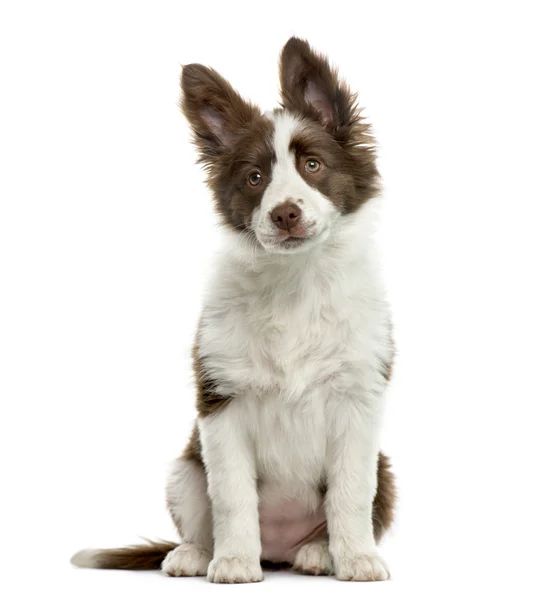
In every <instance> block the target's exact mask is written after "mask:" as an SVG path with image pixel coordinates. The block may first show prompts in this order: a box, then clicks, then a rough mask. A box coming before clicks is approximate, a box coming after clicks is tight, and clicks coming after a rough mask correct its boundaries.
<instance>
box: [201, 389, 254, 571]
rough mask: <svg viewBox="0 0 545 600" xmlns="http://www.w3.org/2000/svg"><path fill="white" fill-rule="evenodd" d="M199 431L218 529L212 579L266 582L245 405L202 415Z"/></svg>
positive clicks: (229, 405) (214, 523)
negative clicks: (243, 411)
mask: <svg viewBox="0 0 545 600" xmlns="http://www.w3.org/2000/svg"><path fill="white" fill-rule="evenodd" d="M199 430H200V436H201V442H202V447H203V458H204V462H205V464H206V471H207V479H208V494H209V496H210V500H211V503H212V516H213V531H214V558H213V560H212V562H211V563H210V565H209V567H208V580H209V581H212V582H214V583H249V582H254V581H261V580H262V579H263V571H262V569H261V564H260V556H261V540H260V531H259V513H258V495H257V484H256V480H257V478H256V470H255V457H254V452H253V450H252V447H251V443H250V440H249V437H248V433H247V431H246V428H245V427H244V415H243V414H242V413H241V407H240V404H239V405H237V401H236V400H233V401H231V402H230V403H229V404H228V405H227V406H226V407H225V408H223V409H221V410H220V411H218V412H217V413H215V414H213V415H209V416H206V417H202V418H201V419H199Z"/></svg>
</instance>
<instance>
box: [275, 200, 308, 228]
mask: <svg viewBox="0 0 545 600" xmlns="http://www.w3.org/2000/svg"><path fill="white" fill-rule="evenodd" d="M300 217H301V209H300V208H299V207H298V206H297V204H294V203H293V202H290V201H289V200H287V201H286V202H283V203H282V204H279V205H278V206H277V207H276V208H275V209H274V210H273V211H272V212H271V220H272V222H273V223H274V224H275V225H276V226H277V227H278V229H284V230H285V231H289V230H290V229H293V228H294V227H296V226H297V225H298V223H299V218H300Z"/></svg>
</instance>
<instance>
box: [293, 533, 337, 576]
mask: <svg viewBox="0 0 545 600" xmlns="http://www.w3.org/2000/svg"><path fill="white" fill-rule="evenodd" d="M293 570H294V571H297V572H298V573H304V574H305V575H332V574H333V561H332V560H331V556H330V554H329V549H328V545H327V541H325V540H323V541H322V540H320V541H316V542H310V543H309V544H305V545H304V546H302V547H301V548H300V549H299V551H298V552H297V554H296V555H295V561H294V563H293Z"/></svg>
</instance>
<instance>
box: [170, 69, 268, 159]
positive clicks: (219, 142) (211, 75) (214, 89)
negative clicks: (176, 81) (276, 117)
mask: <svg viewBox="0 0 545 600" xmlns="http://www.w3.org/2000/svg"><path fill="white" fill-rule="evenodd" d="M181 85H182V100H181V103H180V106H181V108H182V111H183V113H184V114H185V116H186V118H187V120H188V121H189V124H190V125H191V127H192V129H193V133H194V141H195V144H196V145H197V147H198V148H199V151H200V161H201V162H204V163H213V161H214V160H215V159H216V158H217V157H218V156H220V155H221V154H222V153H224V152H228V151H229V149H230V148H231V147H232V146H233V144H234V143H235V142H236V140H237V138H238V137H239V136H240V135H242V134H244V133H245V132H246V131H247V130H248V128H249V127H250V126H251V124H252V123H253V121H254V120H255V119H257V118H259V116H260V112H259V110H258V109H257V108H256V107H255V106H253V105H252V104H250V103H248V102H246V101H245V100H243V99H242V98H241V96H240V95H239V94H238V93H237V92H236V91H235V90H234V89H233V87H232V86H231V85H230V84H229V82H228V81H226V80H225V79H224V78H223V77H222V76H221V75H220V74H219V73H217V72H216V71H214V69H210V68H209V67H205V66H203V65H199V64H191V65H186V66H185V67H183V70H182V80H181Z"/></svg>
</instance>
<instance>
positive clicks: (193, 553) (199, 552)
mask: <svg viewBox="0 0 545 600" xmlns="http://www.w3.org/2000/svg"><path fill="white" fill-rule="evenodd" d="M210 559H211V556H210V554H208V552H206V551H205V550H203V549H202V548H200V547H199V546H197V545H196V544H190V543H182V544H180V545H179V546H178V547H177V548H174V550H171V551H170V552H169V553H168V554H167V555H166V557H165V560H164V561H163V563H162V564H161V570H162V571H163V573H166V574H167V575H170V576H171V577H196V576H198V575H206V570H207V569H208V563H209V562H210Z"/></svg>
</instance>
